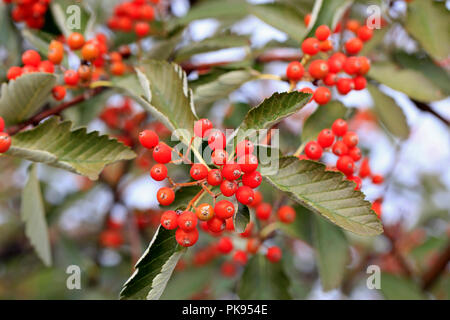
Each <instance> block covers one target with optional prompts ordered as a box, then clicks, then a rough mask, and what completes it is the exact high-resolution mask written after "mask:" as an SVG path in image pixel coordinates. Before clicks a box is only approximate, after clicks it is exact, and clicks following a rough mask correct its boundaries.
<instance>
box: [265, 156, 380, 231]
mask: <svg viewBox="0 0 450 320" xmlns="http://www.w3.org/2000/svg"><path fill="white" fill-rule="evenodd" d="M264 178H265V179H266V180H267V181H268V182H269V183H270V184H272V185H273V186H274V187H275V188H277V189H278V190H280V191H283V192H285V193H287V194H288V195H289V196H290V197H291V198H292V199H293V200H294V201H296V202H298V203H300V204H301V205H303V206H305V207H306V208H308V209H310V210H311V211H313V212H315V213H318V214H320V215H322V216H324V217H325V218H327V219H329V220H330V221H331V222H333V223H334V224H337V225H338V226H340V227H341V228H343V229H346V230H348V231H351V232H354V233H356V234H359V235H365V236H374V235H378V234H380V233H382V232H383V227H382V225H381V222H380V221H379V220H378V218H377V216H376V214H375V212H374V211H373V210H371V204H370V202H368V201H366V200H364V194H363V193H362V192H361V191H356V190H354V189H355V183H354V182H352V181H349V180H347V179H345V177H344V175H343V174H342V173H340V172H334V171H327V170H326V167H325V165H324V164H322V163H320V162H315V161H310V160H299V159H298V158H297V157H293V156H291V157H283V158H280V159H279V170H278V172H276V173H275V174H272V175H265V176H264Z"/></svg>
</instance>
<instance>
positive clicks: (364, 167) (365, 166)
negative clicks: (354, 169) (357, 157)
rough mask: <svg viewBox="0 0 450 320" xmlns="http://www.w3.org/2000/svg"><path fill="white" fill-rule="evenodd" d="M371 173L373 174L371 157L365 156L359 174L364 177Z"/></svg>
mask: <svg viewBox="0 0 450 320" xmlns="http://www.w3.org/2000/svg"><path fill="white" fill-rule="evenodd" d="M370 175H371V170H370V164H369V159H367V158H364V159H363V160H362V161H361V166H360V167H359V176H360V177H361V178H363V179H364V178H366V177H368V176H370Z"/></svg>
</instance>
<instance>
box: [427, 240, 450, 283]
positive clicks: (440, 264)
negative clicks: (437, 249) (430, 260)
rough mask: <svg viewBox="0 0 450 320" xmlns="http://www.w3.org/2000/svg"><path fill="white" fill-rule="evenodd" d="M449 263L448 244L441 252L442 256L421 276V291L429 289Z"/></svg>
mask: <svg viewBox="0 0 450 320" xmlns="http://www.w3.org/2000/svg"><path fill="white" fill-rule="evenodd" d="M449 261H450V242H449V243H448V244H447V247H446V248H445V250H444V251H443V252H442V254H441V255H440V256H439V257H438V258H437V260H436V262H435V263H434V265H433V266H432V267H431V268H430V269H429V270H428V271H427V272H426V273H425V274H424V275H423V277H422V289H424V290H426V289H429V288H431V286H432V285H433V284H434V283H435V282H436V280H437V279H439V277H440V275H441V274H442V273H443V272H444V271H445V269H446V268H447V264H448V262H449Z"/></svg>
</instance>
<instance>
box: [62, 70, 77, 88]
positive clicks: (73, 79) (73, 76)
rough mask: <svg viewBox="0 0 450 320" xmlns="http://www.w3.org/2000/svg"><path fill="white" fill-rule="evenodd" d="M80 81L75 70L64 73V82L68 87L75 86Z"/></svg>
mask: <svg viewBox="0 0 450 320" xmlns="http://www.w3.org/2000/svg"><path fill="white" fill-rule="evenodd" d="M79 80H80V78H79V75H78V72H76V71H75V70H67V71H66V72H64V82H65V83H66V84H67V85H69V86H76V85H77V84H78V81H79Z"/></svg>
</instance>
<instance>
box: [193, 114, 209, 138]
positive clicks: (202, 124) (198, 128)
mask: <svg viewBox="0 0 450 320" xmlns="http://www.w3.org/2000/svg"><path fill="white" fill-rule="evenodd" d="M212 127H213V124H212V122H211V121H209V119H205V118H203V119H200V120H198V121H195V123H194V134H195V135H196V136H197V137H200V138H203V137H204V136H205V133H206V132H207V131H208V130H211V129H212Z"/></svg>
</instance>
